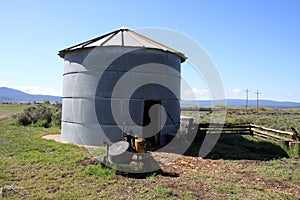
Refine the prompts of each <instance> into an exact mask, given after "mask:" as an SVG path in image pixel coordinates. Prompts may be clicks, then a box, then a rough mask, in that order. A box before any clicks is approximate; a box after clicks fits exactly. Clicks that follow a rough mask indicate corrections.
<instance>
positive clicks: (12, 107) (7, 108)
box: [0, 103, 28, 113]
mask: <svg viewBox="0 0 300 200" xmlns="http://www.w3.org/2000/svg"><path fill="white" fill-rule="evenodd" d="M26 107H28V105H25V104H2V103H0V113H4V112H5V113H19V112H22V111H23V110H24V108H26Z"/></svg>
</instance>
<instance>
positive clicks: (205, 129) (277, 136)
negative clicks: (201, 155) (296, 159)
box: [187, 123, 300, 145]
mask: <svg viewBox="0 0 300 200" xmlns="http://www.w3.org/2000/svg"><path fill="white" fill-rule="evenodd" d="M195 128H196V129H198V134H202V133H204V134H207V133H222V134H242V135H253V136H254V137H257V138H267V139H273V140H276V141H280V142H284V143H285V144H287V145H291V144H294V143H299V142H300V141H299V140H297V139H295V138H293V136H294V135H295V133H292V132H288V131H281V130H275V129H271V128H266V127H264V126H259V125H255V124H239V125H234V124H224V125H223V124H194V123H193V124H189V125H188V127H187V129H188V130H191V129H195Z"/></svg>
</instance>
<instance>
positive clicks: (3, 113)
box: [0, 112, 16, 119]
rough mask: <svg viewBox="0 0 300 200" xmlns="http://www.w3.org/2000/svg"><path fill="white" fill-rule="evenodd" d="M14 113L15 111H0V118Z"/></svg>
mask: <svg viewBox="0 0 300 200" xmlns="http://www.w3.org/2000/svg"><path fill="white" fill-rule="evenodd" d="M14 114H16V113H15V112H1V113H0V119H1V118H4V117H9V116H11V115H14Z"/></svg>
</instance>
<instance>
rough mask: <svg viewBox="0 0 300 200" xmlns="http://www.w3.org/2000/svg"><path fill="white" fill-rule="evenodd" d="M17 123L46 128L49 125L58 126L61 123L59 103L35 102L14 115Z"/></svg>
mask: <svg viewBox="0 0 300 200" xmlns="http://www.w3.org/2000/svg"><path fill="white" fill-rule="evenodd" d="M14 118H15V120H16V122H17V123H19V124H21V125H23V126H28V125H33V126H37V127H45V128H48V127H50V126H60V124H61V104H54V105H52V104H50V103H49V102H48V101H44V103H43V104H35V105H32V106H30V107H27V108H26V109H24V112H23V113H20V114H18V115H16V116H15V117H14Z"/></svg>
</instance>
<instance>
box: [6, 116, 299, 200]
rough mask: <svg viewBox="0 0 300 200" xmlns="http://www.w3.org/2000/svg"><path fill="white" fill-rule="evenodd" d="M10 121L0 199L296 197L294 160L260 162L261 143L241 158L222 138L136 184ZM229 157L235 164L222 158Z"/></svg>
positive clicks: (78, 149) (76, 149)
mask: <svg viewBox="0 0 300 200" xmlns="http://www.w3.org/2000/svg"><path fill="white" fill-rule="evenodd" d="M12 122H13V121H12V118H11V117H7V118H2V119H0V152H1V154H0V163H1V164H0V188H2V194H1V196H2V197H3V198H2V199H9V200H10V199H203V198H204V199H299V198H300V160H299V159H291V158H279V157H280V156H279V157H278V153H274V155H273V154H272V151H271V150H270V149H269V147H266V148H267V149H268V150H269V152H268V159H265V160H264V159H259V158H261V157H259V156H261V154H262V152H259V151H260V150H261V151H266V149H263V145H261V144H260V145H259V146H258V148H257V149H255V150H254V151H252V149H251V148H248V149H247V148H244V149H242V152H240V151H239V149H238V148H236V147H235V145H234V144H230V143H229V142H228V138H227V139H226V138H223V139H222V140H220V141H221V143H223V145H222V144H221V143H220V144H219V145H221V147H222V148H218V149H217V150H215V151H216V152H215V154H213V155H211V156H210V159H199V158H197V157H192V156H182V157H180V158H179V159H178V160H177V161H176V162H174V163H173V164H171V165H169V166H166V167H165V168H163V172H164V173H163V174H153V175H151V176H148V177H144V178H139V179H137V178H133V177H126V176H121V175H117V174H116V173H115V171H114V170H111V169H107V168H102V167H101V165H99V164H97V165H88V166H82V165H80V164H79V163H81V161H83V160H85V159H89V158H90V157H91V155H90V154H89V153H88V152H87V150H86V149H85V148H83V147H78V146H75V145H71V144H61V143H58V142H55V141H49V140H45V139H42V138H41V137H42V136H43V135H47V134H57V133H60V130H59V128H48V129H46V128H37V127H23V126H15V125H12ZM253 140H254V142H256V143H259V142H260V141H258V140H256V139H250V138H247V137H243V138H238V139H234V138H231V139H230V140H229V141H235V142H236V143H241V141H244V142H246V141H248V143H249V142H250V143H253ZM222 141H223V142H222ZM240 146H242V144H240ZM248 146H249V144H248ZM250 146H251V145H250ZM270 148H272V145H271V146H270ZM278 148H279V147H278ZM220 149H221V151H220ZM247 151H248V152H247ZM232 154H237V155H241V156H242V157H230V156H227V157H226V156H224V155H232ZM250 154H251V156H250V157H247V155H250ZM8 186H13V187H15V191H14V190H9V187H8ZM17 187H20V188H17Z"/></svg>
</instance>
